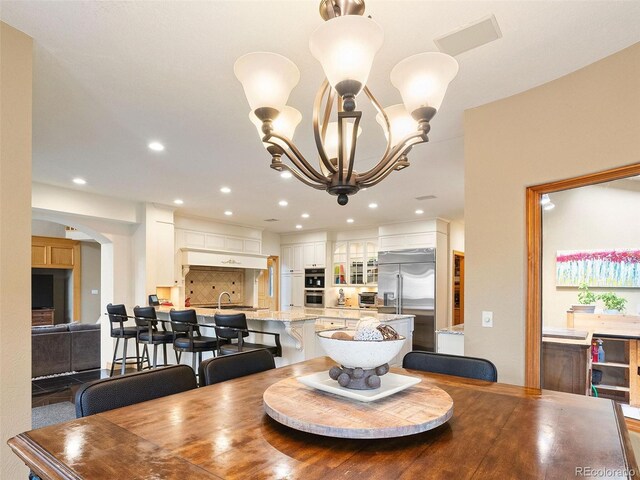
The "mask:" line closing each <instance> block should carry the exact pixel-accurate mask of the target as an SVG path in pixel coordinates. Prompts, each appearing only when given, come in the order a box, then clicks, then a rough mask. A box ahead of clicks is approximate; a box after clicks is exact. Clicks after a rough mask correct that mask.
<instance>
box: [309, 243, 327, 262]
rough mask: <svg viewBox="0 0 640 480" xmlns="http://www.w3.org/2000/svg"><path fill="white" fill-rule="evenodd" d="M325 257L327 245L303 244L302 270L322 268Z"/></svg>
mask: <svg viewBox="0 0 640 480" xmlns="http://www.w3.org/2000/svg"><path fill="white" fill-rule="evenodd" d="M326 256H327V244H326V243H325V242H314V243H304V244H303V260H304V268H324V267H325V265H326Z"/></svg>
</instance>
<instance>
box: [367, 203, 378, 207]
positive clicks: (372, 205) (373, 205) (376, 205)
mask: <svg viewBox="0 0 640 480" xmlns="http://www.w3.org/2000/svg"><path fill="white" fill-rule="evenodd" d="M369 208H378V204H377V203H370V204H369Z"/></svg>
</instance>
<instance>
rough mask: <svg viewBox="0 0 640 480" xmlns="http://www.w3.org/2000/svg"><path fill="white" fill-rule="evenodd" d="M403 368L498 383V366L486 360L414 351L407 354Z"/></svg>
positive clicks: (403, 360) (403, 361)
mask: <svg viewBox="0 0 640 480" xmlns="http://www.w3.org/2000/svg"><path fill="white" fill-rule="evenodd" d="M402 368H410V369H412V370H422V371H423V372H431V373H442V374H444V375H455V376H456V377H465V378H475V379H477V380H487V381H489V382H497V381H498V370H497V369H496V366H495V365H494V364H493V363H491V362H490V361H489V360H485V359H484V358H476V357H463V356H461V355H448V354H445V353H432V352H421V351H413V352H409V353H407V354H406V355H405V356H404V358H403V359H402Z"/></svg>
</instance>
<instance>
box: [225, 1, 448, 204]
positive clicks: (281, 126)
mask: <svg viewBox="0 0 640 480" xmlns="http://www.w3.org/2000/svg"><path fill="white" fill-rule="evenodd" d="M363 14H364V1H363V0H322V1H321V2H320V15H321V16H322V18H323V19H324V20H325V23H324V24H322V25H320V26H319V27H318V28H317V29H316V30H315V31H314V32H313V33H312V34H311V37H310V39H309V49H310V50H311V54H312V55H313V56H314V57H315V58H316V59H317V60H318V61H319V62H320V64H321V65H322V69H323V71H324V74H325V76H326V79H325V80H324V82H323V83H322V85H321V86H320V88H319V90H318V92H317V94H316V98H315V101H314V105H313V118H312V121H313V133H314V139H315V143H316V148H317V150H318V156H319V168H314V167H313V166H312V165H311V163H310V162H309V161H307V159H306V158H305V157H304V156H303V155H302V153H301V152H300V150H298V148H297V147H296V146H295V145H294V143H293V132H294V130H295V128H296V126H297V125H298V123H300V121H301V119H302V116H301V114H300V112H298V111H297V110H295V109H293V108H291V107H289V106H286V103H287V100H288V99H289V95H290V93H291V90H292V89H293V88H294V87H295V86H296V84H297V83H298V81H299V79H300V72H299V70H298V68H297V67H296V66H295V64H294V63H293V62H291V61H290V60H289V59H287V58H285V57H283V56H282V55H278V54H275V53H268V52H256V53H249V54H246V55H244V56H242V57H240V58H239V59H238V60H237V61H236V63H235V65H234V73H235V75H236V77H237V78H238V80H239V81H240V82H241V83H242V86H243V88H244V92H245V95H246V97H247V101H248V102H249V106H250V107H251V113H250V115H249V116H250V119H251V121H252V122H253V123H254V124H255V125H256V128H257V129H258V134H259V135H260V137H261V140H262V142H263V143H264V145H265V147H266V148H267V150H268V152H269V153H270V154H271V168H273V169H274V170H277V171H279V172H283V171H288V172H291V174H292V175H293V176H295V177H296V178H297V179H298V180H300V181H301V182H303V183H305V184H306V185H308V186H310V187H313V188H316V189H319V190H326V191H327V192H329V193H330V194H332V195H337V197H338V203H339V204H340V205H346V204H347V202H348V201H349V195H353V194H355V193H357V192H358V191H359V190H361V189H364V188H368V187H372V186H374V185H377V184H378V183H380V182H381V181H382V180H384V179H385V178H386V177H387V176H389V175H390V174H391V172H393V171H395V170H402V169H403V168H406V167H408V166H409V160H408V158H407V154H408V153H409V152H410V151H411V149H412V147H413V146H414V145H417V144H419V143H425V142H428V141H429V138H428V137H427V134H428V133H429V130H430V129H431V126H430V124H429V122H430V121H431V119H432V118H433V116H434V115H435V114H436V112H437V111H438V110H439V108H440V105H441V104H442V100H443V98H444V95H445V93H446V91H447V87H448V85H449V83H450V82H451V81H452V80H453V78H455V76H456V74H457V73H458V62H456V60H455V59H454V58H453V57H450V56H449V55H446V54H444V53H439V52H427V53H420V54H417V55H413V56H411V57H409V58H406V59H404V60H402V61H401V62H399V63H398V64H397V65H396V66H395V67H394V68H393V69H392V71H391V83H392V84H393V85H394V86H395V87H396V88H397V89H398V90H399V91H400V95H401V97H402V101H403V105H402V104H400V105H393V106H391V107H388V108H386V109H383V108H382V106H381V105H380V104H379V102H378V100H376V98H375V97H374V96H373V94H372V93H371V91H370V90H369V88H368V87H367V81H368V79H369V74H370V72H371V67H372V65H373V61H374V57H375V55H376V53H377V52H378V50H379V49H380V47H381V46H382V43H383V40H384V33H383V31H382V28H381V27H380V26H379V25H378V24H377V23H376V22H375V21H374V20H372V19H371V18H369V17H364V16H363ZM361 93H364V94H365V96H366V97H367V98H368V99H369V101H370V102H371V103H372V104H373V106H374V108H375V109H376V110H377V112H378V115H377V116H376V120H377V122H378V123H379V124H380V125H381V126H382V129H383V132H384V135H385V137H386V138H387V146H386V149H385V151H384V154H383V155H382V157H381V159H380V160H379V161H378V163H377V164H376V165H374V166H373V167H372V168H370V169H368V170H366V171H364V172H358V171H356V169H355V153H356V146H357V139H358V136H359V135H360V133H361V132H362V129H361V128H360V126H359V124H360V120H361V118H362V112H361V111H358V110H356V108H357V103H356V98H357V97H358V95H360V94H361ZM334 111H335V112H336V113H337V114H336V115H334V116H333V117H332V114H333V112H334ZM336 117H337V121H336V120H335V118H336ZM283 157H284V159H283ZM283 160H288V161H287V162H286V163H285V161H283Z"/></svg>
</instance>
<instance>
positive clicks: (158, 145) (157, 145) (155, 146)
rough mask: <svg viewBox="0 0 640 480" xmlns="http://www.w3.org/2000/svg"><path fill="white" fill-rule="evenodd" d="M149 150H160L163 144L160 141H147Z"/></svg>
mask: <svg viewBox="0 0 640 480" xmlns="http://www.w3.org/2000/svg"><path fill="white" fill-rule="evenodd" d="M147 146H148V147H149V150H153V151H154V152H162V151H163V150H164V145H163V144H161V143H160V142H149V145H147Z"/></svg>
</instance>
